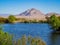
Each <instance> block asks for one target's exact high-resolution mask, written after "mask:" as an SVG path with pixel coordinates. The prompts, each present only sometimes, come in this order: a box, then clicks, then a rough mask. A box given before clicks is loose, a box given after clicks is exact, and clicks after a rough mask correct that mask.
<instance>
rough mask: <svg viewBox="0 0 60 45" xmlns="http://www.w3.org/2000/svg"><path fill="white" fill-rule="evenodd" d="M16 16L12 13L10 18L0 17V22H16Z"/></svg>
mask: <svg viewBox="0 0 60 45" xmlns="http://www.w3.org/2000/svg"><path fill="white" fill-rule="evenodd" d="M15 20H16V18H15V17H14V16H13V15H10V16H9V17H8V18H3V17H0V23H14V21H15Z"/></svg>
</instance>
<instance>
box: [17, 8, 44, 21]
mask: <svg viewBox="0 0 60 45" xmlns="http://www.w3.org/2000/svg"><path fill="white" fill-rule="evenodd" d="M16 17H17V18H27V19H37V20H44V19H45V15H44V14H43V13H42V12H41V11H39V10H37V9H35V8H31V9H28V10H26V11H24V12H22V13H20V14H19V15H17V16H16Z"/></svg>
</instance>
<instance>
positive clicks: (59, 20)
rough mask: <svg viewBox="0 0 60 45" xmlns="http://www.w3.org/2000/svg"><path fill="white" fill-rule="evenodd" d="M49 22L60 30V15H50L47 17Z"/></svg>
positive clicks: (55, 28)
mask: <svg viewBox="0 0 60 45" xmlns="http://www.w3.org/2000/svg"><path fill="white" fill-rule="evenodd" d="M47 22H48V23H49V24H50V25H51V26H52V28H53V29H54V30H57V31H60V16H58V17H57V16H56V15H55V14H53V15H52V16H50V17H47Z"/></svg>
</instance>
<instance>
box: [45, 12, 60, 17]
mask: <svg viewBox="0 0 60 45" xmlns="http://www.w3.org/2000/svg"><path fill="white" fill-rule="evenodd" d="M51 15H56V16H60V14H58V13H53V12H52V13H47V14H46V16H48V17H50V16H51Z"/></svg>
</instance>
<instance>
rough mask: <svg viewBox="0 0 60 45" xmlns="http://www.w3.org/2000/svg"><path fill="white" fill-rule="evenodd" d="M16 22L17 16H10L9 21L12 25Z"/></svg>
mask: <svg viewBox="0 0 60 45" xmlns="http://www.w3.org/2000/svg"><path fill="white" fill-rule="evenodd" d="M15 20H16V18H15V16H13V15H10V16H9V17H8V21H9V22H10V23H14V21H15Z"/></svg>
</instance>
